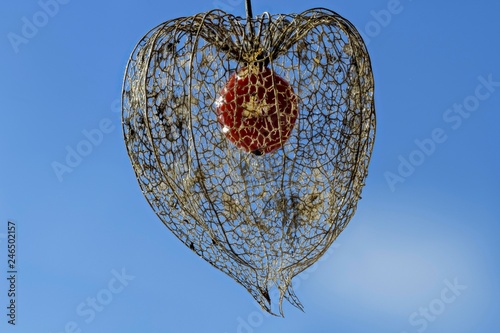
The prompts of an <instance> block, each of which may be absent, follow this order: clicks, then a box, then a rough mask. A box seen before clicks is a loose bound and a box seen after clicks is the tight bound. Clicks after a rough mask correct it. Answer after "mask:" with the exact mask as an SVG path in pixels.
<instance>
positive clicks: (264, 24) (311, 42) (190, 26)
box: [123, 9, 375, 315]
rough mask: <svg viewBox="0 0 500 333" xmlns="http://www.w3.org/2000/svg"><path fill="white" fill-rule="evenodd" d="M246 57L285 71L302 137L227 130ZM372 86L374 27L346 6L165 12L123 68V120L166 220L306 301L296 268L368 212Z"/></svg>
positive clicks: (200, 246) (236, 271)
mask: <svg viewBox="0 0 500 333" xmlns="http://www.w3.org/2000/svg"><path fill="white" fill-rule="evenodd" d="M249 17H252V16H249ZM248 66H254V67H255V66H257V67H262V66H267V67H269V68H270V69H271V70H272V71H273V72H275V73H277V74H279V75H280V76H281V77H283V78H284V79H286V80H287V81H288V82H289V83H290V84H291V86H292V87H293V90H294V92H295V94H296V95H297V97H298V103H299V104H298V105H299V116H298V119H297V122H296V124H295V128H294V129H293V132H292V134H291V137H290V138H289V139H288V140H287V141H286V142H284V143H283V147H282V148H280V149H278V150H277V151H275V152H273V153H270V154H264V155H262V156H256V155H254V154H251V153H246V152H244V151H242V150H240V149H238V148H236V147H235V146H234V145H233V144H232V143H231V142H229V141H228V140H227V139H226V138H225V137H224V135H223V134H222V132H221V126H220V124H219V123H218V122H217V117H216V115H215V103H216V100H217V98H218V94H219V93H220V91H221V89H222V88H223V87H224V85H225V83H226V82H227V80H228V79H229V77H230V76H231V75H232V74H234V73H235V72H238V71H239V70H241V69H242V68H245V67H248ZM373 94H374V82H373V74H372V70H371V63H370V58H369V55H368V52H367V50H366V47H365V45H364V43H363V41H362V38H361V36H360V35H359V33H358V32H357V31H356V29H355V28H354V27H353V25H352V24H351V23H350V22H348V21H347V20H345V19H344V18H342V17H341V16H339V15H338V14H336V13H335V12H332V11H330V10H327V9H311V10H308V11H305V12H303V13H301V14H292V15H270V14H268V13H264V14H263V15H260V16H258V17H255V18H253V17H252V18H251V19H250V20H249V19H247V20H245V19H242V18H240V17H235V16H233V15H231V14H227V13H225V12H223V11H220V10H214V11H210V12H207V13H202V14H198V15H195V16H191V17H185V18H178V19H175V20H170V21H167V22H165V23H163V24H160V25H159V26H157V27H156V28H154V29H152V30H151V31H150V32H149V33H147V34H146V35H145V36H144V37H143V38H142V40H141V41H140V42H139V43H138V45H137V46H136V48H135V50H134V51H133V53H132V55H131V57H130V60H129V63H128V66H127V71H126V76H125V80H124V87H123V131H124V136H125V141H126V146H127V149H128V153H129V156H130V159H131V161H132V165H133V168H134V170H135V173H136V176H137V179H138V181H139V184H140V187H141V189H142V192H143V193H144V195H145V197H146V198H147V200H148V201H149V203H150V205H151V207H152V208H153V209H154V211H155V212H156V214H157V215H158V217H159V218H160V219H161V220H162V222H163V223H164V224H165V225H166V226H167V227H168V228H169V229H170V230H171V231H172V232H173V233H174V234H175V236H177V237H178V238H179V239H180V240H181V241H182V242H183V243H184V244H186V245H187V246H188V247H189V248H191V249H192V250H193V251H194V252H196V253H197V254H198V255H199V256H201V257H202V258H204V259H205V260H206V261H208V262H209V263H210V264H212V265H213V266H215V267H216V268H218V269H220V270H221V271H223V272H224V273H226V274H227V275H229V276H231V277H232V278H233V279H235V280H236V281H237V282H238V283H240V284H241V285H243V286H244V287H245V288H246V289H247V290H248V291H249V292H250V293H251V294H252V296H253V297H254V298H255V299H256V301H257V302H258V303H259V304H260V305H261V306H262V307H263V308H264V309H266V310H267V311H269V312H271V313H277V312H276V311H275V310H274V306H275V305H276V306H277V307H278V311H279V313H280V314H281V315H283V309H282V301H283V299H287V300H288V301H289V302H290V303H291V304H293V305H294V306H296V307H298V308H301V309H302V305H301V304H300V302H299V300H298V299H297V297H296V296H295V294H294V292H293V289H292V278H293V277H294V276H296V275H297V274H299V273H300V272H302V271H303V270H304V269H306V268H307V267H309V266H311V265H312V264H314V263H315V262H316V261H317V260H318V259H319V258H320V257H321V256H322V255H323V254H324V253H325V252H326V251H327V249H328V248H329V247H330V245H331V244H332V242H333V241H334V240H335V239H336V237H337V236H338V235H339V233H340V232H341V231H342V230H343V229H344V228H345V227H346V225H347V223H348V222H349V220H350V219H351V218H352V216H353V214H354V212H355V210H356V205H357V202H358V199H359V198H360V195H361V190H362V187H363V186H364V182H365V178H366V176H367V169H368V164H369V160H370V156H371V152H372V148H373V143H374V137H375V109H374V100H373ZM275 298H277V299H276V301H277V302H275V301H274V300H275ZM272 300H273V301H272ZM271 303H272V304H271Z"/></svg>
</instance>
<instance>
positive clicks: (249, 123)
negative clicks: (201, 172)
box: [216, 66, 298, 155]
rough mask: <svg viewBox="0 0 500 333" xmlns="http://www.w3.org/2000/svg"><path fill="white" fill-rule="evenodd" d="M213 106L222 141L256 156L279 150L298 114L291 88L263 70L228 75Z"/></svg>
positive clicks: (295, 99) (254, 67)
mask: <svg viewBox="0 0 500 333" xmlns="http://www.w3.org/2000/svg"><path fill="white" fill-rule="evenodd" d="M216 105H217V118H218V120H219V122H220V123H221V125H222V126H223V127H222V131H223V133H224V134H225V136H226V138H227V139H229V140H230V141H231V142H232V143H234V144H235V145H236V146H237V147H238V148H241V149H243V150H245V151H247V152H252V153H254V154H257V155H262V154H266V153H270V152H272V151H275V150H276V149H278V148H280V147H281V146H282V145H283V144H284V143H285V141H286V140H288V138H289V137H290V133H291V131H292V129H293V127H294V125H295V121H296V120H297V115H298V105H297V96H296V95H295V94H294V92H293V89H292V87H291V86H290V84H289V83H288V82H287V81H286V80H284V79H283V78H281V77H280V76H278V75H277V74H275V73H273V72H272V71H271V70H270V69H269V68H267V67H266V68H263V67H261V68H259V67H257V66H250V67H245V68H243V69H242V70H240V71H239V72H238V73H236V74H234V75H232V76H231V78H230V79H229V81H228V83H227V84H226V86H225V87H224V89H222V91H221V93H220V96H219V98H218V100H217V103H216Z"/></svg>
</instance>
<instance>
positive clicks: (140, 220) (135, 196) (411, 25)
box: [0, 0, 500, 333]
mask: <svg viewBox="0 0 500 333" xmlns="http://www.w3.org/2000/svg"><path fill="white" fill-rule="evenodd" d="M44 1H48V0H42V1H41V2H37V1H35V0H29V1H28V0H25V1H2V3H1V4H0V60H1V61H0V73H1V74H0V108H1V115H2V117H1V121H0V156H1V159H0V276H1V279H0V331H2V332H5V331H7V332H23V333H24V332H26V333H28V332H40V333H61V332H85V333H87V332H88V333H90V332H96V333H99V332H122V333H129V332H150V333H174V332H175V333H178V332H204V333H205V332H206V333H253V332H255V333H270V332H289V333H299V332H313V333H329V332H351V333H366V332H370V333H405V332H406V333H417V332H420V333H421V332H429V333H431V332H436V333H444V332H457V333H459V332H465V333H467V332H471V333H494V332H498V330H499V328H498V327H499V324H500V317H499V315H498V314H499V313H500V299H499V297H500V286H499V281H500V269H499V264H498V262H499V254H500V245H499V239H498V238H499V234H500V227H499V222H500V200H499V199H500V195H499V192H498V189H499V188H500V176H499V173H500V158H499V157H500V153H499V142H500V134H499V133H500V131H499V130H498V127H499V122H500V115H499V112H500V65H499V59H500V46H499V45H500V44H499V36H500V21H499V19H498V13H500V4H498V2H496V1H493V0H475V1H462V0H458V1H430V0H400V1H399V2H398V1H396V0H390V1H389V0H371V1H368V0H362V1H345V0H339V1H326V0H310V1H286V0H275V1H264V0H254V1H253V5H254V13H255V14H258V13H261V12H263V11H269V12H271V13H283V12H285V13H291V12H301V11H303V10H305V9H308V8H312V7H327V8H330V9H332V10H334V11H337V12H338V13H340V14H341V15H343V16H344V17H346V18H347V19H349V20H350V21H351V22H353V23H354V24H355V25H356V27H357V28H358V29H359V30H360V31H361V32H362V33H363V35H364V36H365V38H366V41H367V43H368V48H369V51H370V54H371V57H372V62H373V69H374V73H375V80H376V95H375V96H376V106H377V120H378V127H377V140H376V145H375V149H374V152H373V158H372V163H371V165H370V174H369V177H368V179H367V185H366V187H365V188H364V191H363V199H362V200H361V201H360V203H359V206H358V212H357V214H356V215H355V217H354V218H353V220H352V221H351V223H350V224H349V226H348V227H347V228H346V230H345V231H344V232H343V233H342V234H341V236H340V237H339V238H338V239H337V241H336V242H335V246H334V247H332V249H331V251H330V252H329V253H328V255H327V257H325V258H324V260H322V261H321V262H319V263H318V264H317V265H316V266H314V267H313V268H312V269H311V270H310V271H309V272H307V273H306V274H303V275H302V276H300V277H298V278H297V286H296V291H297V294H298V296H299V298H300V299H301V301H302V303H303V304H304V306H305V313H302V312H300V311H299V310H296V309H295V308H293V307H291V306H289V305H286V306H285V315H286V318H285V319H283V318H274V317H269V316H267V315H265V314H264V313H263V312H261V311H260V310H259V309H258V307H257V305H256V303H255V301H254V300H253V299H252V297H251V296H250V295H249V294H248V293H247V292H246V291H245V290H244V289H243V288H242V287H241V286H239V285H238V284H236V283H235V282H234V281H233V280H232V279H230V278H229V277H227V276H225V275H224V274H223V273H221V272H219V271H217V270H216V269H214V268H213V267H212V266H210V265H209V264H208V263H206V262H204V261H203V260H202V259H200V258H198V257H197V256H196V255H195V254H194V253H193V252H191V251H190V250H189V249H188V248H186V247H185V246H184V245H183V244H182V243H181V242H179V241H178V240H177V239H176V238H175V237H174V236H173V235H172V234H170V232H169V231H168V229H167V228H166V227H165V226H163V224H162V223H161V222H160V221H159V219H158V218H157V217H156V216H155V215H154V213H153V212H152V210H151V208H150V207H149V205H148V204H147V202H146V200H145V199H144V198H143V196H142V194H141V191H140V190H139V186H138V184H137V181H136V179H135V176H134V173H133V170H132V167H131V165H130V162H129V158H128V156H127V153H126V149H125V145H124V143H123V138H122V131H121V123H120V106H119V98H120V94H121V84H122V78H123V73H124V70H125V65H126V63H127V60H128V57H129V55H130V53H131V51H132V49H133V47H134V46H135V44H136V42H137V41H139V39H140V38H141V37H142V36H143V35H144V34H145V33H146V32H147V31H148V30H149V29H151V28H152V27H154V26H156V25H157V24H159V23H161V22H163V21H166V20H169V19H172V18H175V17H179V16H187V15H192V14H195V13H198V12H203V11H207V10H210V9H212V8H216V7H218V8H223V9H225V10H227V11H230V12H231V13H233V14H237V15H244V3H243V1H241V0H220V1H218V2H217V1H212V0H208V1H201V0H191V1H165V0H164V1H153V0H140V1H139V0H133V1H125V2H124V1H117V0H111V1H97V0H87V1H75V0H64V1H63V0H59V2H58V3H59V7H58V8H55V7H45V9H44V8H43V6H42V5H41V4H40V3H44ZM49 2H50V1H49ZM47 11H49V12H50V14H51V15H48V14H43V13H44V12H47ZM387 13H390V16H389V15H387ZM26 22H35V23H37V25H38V27H36V26H35V28H36V29H33V28H32V29H31V30H30V29H29V28H28V27H25V26H27V25H29V23H26ZM14 34H15V35H17V36H18V37H19V38H25V39H23V40H22V42H20V43H17V42H13V38H14V37H13V36H14ZM19 40H20V39H17V41H19ZM460 110H461V111H460ZM98 128H99V129H100V131H102V133H103V139H102V142H96V143H95V144H93V145H92V146H91V149H90V150H91V152H89V154H88V155H87V156H84V157H83V158H82V159H81V160H74V161H73V163H72V167H71V172H67V173H64V174H63V175H62V176H61V175H60V177H58V176H57V174H56V173H55V172H54V169H53V164H54V162H58V163H61V164H67V162H66V158H67V155H68V149H70V150H71V149H77V147H78V145H81V144H82V142H83V141H85V140H86V136H85V133H86V131H87V132H90V131H92V130H94V129H98ZM9 219H11V220H13V221H15V222H16V225H17V256H18V262H17V265H18V266H17V269H18V276H17V292H18V294H17V296H18V297H17V300H16V302H17V303H16V305H17V318H16V319H17V321H16V326H12V325H8V324H7V319H8V317H7V316H6V313H7V309H6V307H7V305H8V302H9V298H8V296H7V292H8V284H7V279H6V278H7V248H6V246H7V245H6V244H7V239H6V233H7V221H8V220H9ZM116 276H119V277H120V278H119V279H117V278H116ZM92 299H96V300H97V301H96V302H97V303H96V304H94V305H92Z"/></svg>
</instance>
